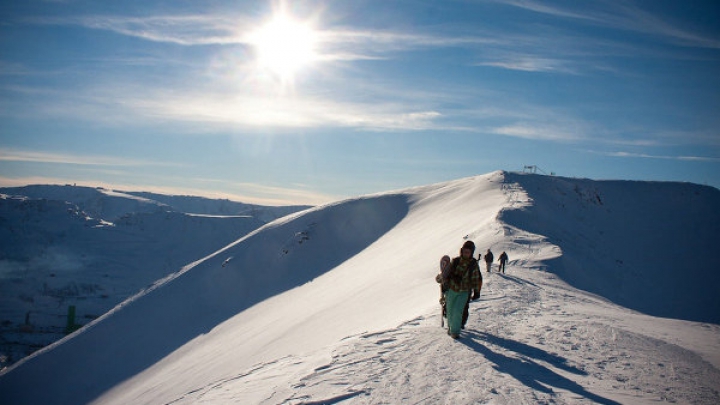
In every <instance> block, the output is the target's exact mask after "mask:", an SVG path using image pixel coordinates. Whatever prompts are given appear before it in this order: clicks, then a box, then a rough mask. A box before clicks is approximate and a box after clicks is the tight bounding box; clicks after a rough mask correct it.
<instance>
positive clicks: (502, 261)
mask: <svg viewBox="0 0 720 405" xmlns="http://www.w3.org/2000/svg"><path fill="white" fill-rule="evenodd" d="M498 261H499V262H500V268H499V269H498V271H501V272H503V273H505V262H507V261H508V255H507V253H505V252H502V254H501V255H500V259H498Z"/></svg>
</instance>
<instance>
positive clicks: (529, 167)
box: [523, 165, 555, 176]
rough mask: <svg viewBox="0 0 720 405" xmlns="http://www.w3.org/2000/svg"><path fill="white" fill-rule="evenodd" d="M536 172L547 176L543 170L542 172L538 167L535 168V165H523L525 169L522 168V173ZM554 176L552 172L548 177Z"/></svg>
mask: <svg viewBox="0 0 720 405" xmlns="http://www.w3.org/2000/svg"><path fill="white" fill-rule="evenodd" d="M537 172H540V173H542V174H544V175H546V176H547V175H548V174H547V173H546V172H545V170H543V169H541V168H539V167H537V166H535V165H525V167H523V173H532V174H537ZM554 175H555V173H554V172H550V176H554Z"/></svg>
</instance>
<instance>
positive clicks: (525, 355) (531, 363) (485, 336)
mask: <svg viewBox="0 0 720 405" xmlns="http://www.w3.org/2000/svg"><path fill="white" fill-rule="evenodd" d="M466 336H467V337H466V338H464V339H461V340H460V342H462V343H463V344H465V345H466V346H468V347H469V348H471V349H473V350H474V351H476V352H477V353H479V354H480V355H482V356H483V357H485V358H486V359H488V360H489V361H491V362H493V363H495V366H494V368H495V369H496V370H498V371H499V372H501V373H505V374H508V375H510V376H512V377H513V378H515V379H516V380H518V381H520V382H521V383H523V384H524V385H525V386H527V387H528V388H530V389H533V390H535V391H539V392H543V393H546V394H554V393H555V391H554V390H553V387H554V388H557V389H560V390H566V391H570V392H573V393H575V394H577V395H581V396H583V397H585V398H587V399H589V400H591V401H593V402H596V403H598V404H605V405H619V403H618V402H616V401H613V400H611V399H608V398H605V397H602V396H600V395H597V394H593V393H592V392H590V391H587V390H586V389H585V388H583V387H582V386H581V385H580V384H578V383H576V382H574V381H572V380H570V379H568V378H566V377H563V376H562V375H560V374H558V373H556V372H555V371H553V370H551V369H550V368H549V367H546V366H544V365H542V364H540V363H538V361H542V362H546V363H549V364H551V365H552V366H553V367H557V368H558V369H561V370H563V371H566V372H569V373H572V374H576V375H580V376H584V375H587V373H586V372H584V371H582V370H580V369H578V368H577V367H573V366H571V365H569V364H568V363H567V359H565V358H563V357H561V356H558V355H555V354H551V353H548V352H546V351H545V350H542V349H538V348H537V347H533V346H530V345H527V344H525V343H521V342H518V341H515V340H511V339H505V338H502V337H499V336H494V335H491V334H489V333H483V332H468V333H467V335H466ZM485 344H490V345H492V346H497V347H499V348H502V349H505V350H507V351H509V352H513V353H516V354H517V356H514V355H509V356H508V355H505V354H502V353H500V352H498V351H493V350H491V349H490V348H489V347H488V346H486V345H485Z"/></svg>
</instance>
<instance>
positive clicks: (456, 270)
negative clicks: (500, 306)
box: [445, 241, 482, 339]
mask: <svg viewBox="0 0 720 405" xmlns="http://www.w3.org/2000/svg"><path fill="white" fill-rule="evenodd" d="M474 252H475V244H474V243H473V242H472V241H467V242H465V243H464V244H463V246H462V248H461V249H460V256H458V257H456V258H454V259H453V260H452V261H451V262H450V266H449V267H450V268H449V271H448V272H447V276H446V285H447V291H446V293H445V305H446V312H447V321H448V334H449V335H450V336H452V337H453V338H454V339H457V338H458V337H459V336H460V329H461V327H462V324H463V312H464V310H465V307H466V305H467V304H468V302H469V300H470V299H473V300H475V299H478V298H479V297H480V289H481V288H482V276H481V275H480V268H479V266H478V262H477V260H475V258H474V257H473V254H474ZM471 294H472V295H471Z"/></svg>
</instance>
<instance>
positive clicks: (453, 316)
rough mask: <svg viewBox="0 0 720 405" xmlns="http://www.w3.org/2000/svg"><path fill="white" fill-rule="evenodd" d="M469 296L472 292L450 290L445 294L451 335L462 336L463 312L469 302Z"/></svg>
mask: <svg viewBox="0 0 720 405" xmlns="http://www.w3.org/2000/svg"><path fill="white" fill-rule="evenodd" d="M469 296H470V291H454V290H452V289H449V290H447V293H445V300H446V304H445V305H446V310H447V321H448V332H450V333H451V334H456V335H459V334H460V327H461V326H462V317H463V310H465V303H466V302H467V301H468V297H469Z"/></svg>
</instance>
